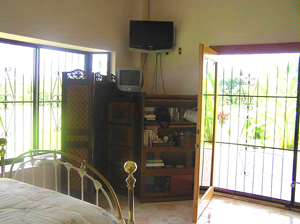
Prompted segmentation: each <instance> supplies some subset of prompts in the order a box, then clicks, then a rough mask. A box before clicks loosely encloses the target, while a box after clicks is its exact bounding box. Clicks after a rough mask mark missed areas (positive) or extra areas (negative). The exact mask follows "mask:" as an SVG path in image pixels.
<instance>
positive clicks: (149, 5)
mask: <svg viewBox="0 0 300 224" xmlns="http://www.w3.org/2000/svg"><path fill="white" fill-rule="evenodd" d="M148 20H150V0H148Z"/></svg>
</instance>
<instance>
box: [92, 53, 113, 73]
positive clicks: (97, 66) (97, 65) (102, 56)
mask: <svg viewBox="0 0 300 224" xmlns="http://www.w3.org/2000/svg"><path fill="white" fill-rule="evenodd" d="M92 62H93V64H92V72H100V74H101V75H108V68H109V67H108V54H107V53H99V54H93V56H92Z"/></svg>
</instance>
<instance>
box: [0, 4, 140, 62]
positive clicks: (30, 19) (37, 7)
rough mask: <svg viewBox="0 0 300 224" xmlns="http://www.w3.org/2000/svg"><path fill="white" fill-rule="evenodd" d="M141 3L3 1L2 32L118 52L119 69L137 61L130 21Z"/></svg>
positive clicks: (0, 15)
mask: <svg viewBox="0 0 300 224" xmlns="http://www.w3.org/2000/svg"><path fill="white" fill-rule="evenodd" d="M142 2H143V1H141V0H1V1H0V32H4V33H10V34H16V35H21V36H26V37H32V38H38V39H42V40H48V41H54V42H58V43H66V44H71V45H78V46H84V47H89V48H96V49H104V50H109V51H113V52H116V66H131V65H132V64H133V63H134V62H133V59H132V52H130V51H129V50H128V48H129V47H128V42H129V41H128V30H129V20H130V19H140V18H141V17H140V16H141V12H140V10H141V7H142V6H141V5H142Z"/></svg>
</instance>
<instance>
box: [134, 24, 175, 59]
mask: <svg viewBox="0 0 300 224" xmlns="http://www.w3.org/2000/svg"><path fill="white" fill-rule="evenodd" d="M173 40H174V27H173V22H167V21H144V20H131V21H130V28H129V49H130V50H132V51H141V52H146V53H149V52H167V51H171V50H172V47H173Z"/></svg>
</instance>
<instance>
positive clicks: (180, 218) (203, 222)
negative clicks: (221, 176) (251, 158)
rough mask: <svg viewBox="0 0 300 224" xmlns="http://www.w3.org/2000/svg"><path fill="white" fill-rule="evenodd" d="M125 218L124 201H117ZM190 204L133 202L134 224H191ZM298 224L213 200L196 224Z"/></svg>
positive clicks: (262, 209) (274, 213) (287, 214)
mask: <svg viewBox="0 0 300 224" xmlns="http://www.w3.org/2000/svg"><path fill="white" fill-rule="evenodd" d="M119 199H120V203H121V206H122V210H123V215H124V216H125V217H127V198H126V197H122V196H120V197H119ZM192 210H193V209H192V201H178V202H177V201H176V202H161V203H140V202H139V201H138V200H136V201H135V220H136V223H137V224H166V223H172V224H192V223H193V222H192ZM227 223H228V224H298V223H299V224H300V213H297V212H293V211H289V210H284V209H279V208H273V207H268V206H263V205H258V204H253V203H248V202H244V201H239V200H234V199H229V198H225V197H220V196H214V198H213V200H212V201H211V203H210V204H209V205H208V207H207V209H206V210H205V212H204V214H203V216H202V218H201V219H200V220H199V221H198V224H227Z"/></svg>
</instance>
